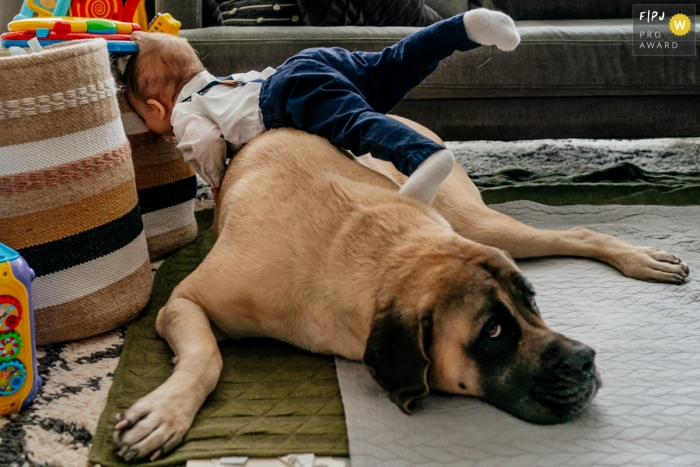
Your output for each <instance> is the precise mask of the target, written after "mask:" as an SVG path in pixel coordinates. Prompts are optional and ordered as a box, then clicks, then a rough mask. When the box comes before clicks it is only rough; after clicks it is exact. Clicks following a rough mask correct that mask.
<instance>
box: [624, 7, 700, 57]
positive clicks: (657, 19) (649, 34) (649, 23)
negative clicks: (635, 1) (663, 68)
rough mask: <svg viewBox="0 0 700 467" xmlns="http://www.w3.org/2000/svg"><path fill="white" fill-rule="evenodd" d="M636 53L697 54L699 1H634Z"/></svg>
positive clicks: (655, 54) (656, 54)
mask: <svg viewBox="0 0 700 467" xmlns="http://www.w3.org/2000/svg"><path fill="white" fill-rule="evenodd" d="M632 14H633V31H634V55H652V56H665V55H676V56H679V55H681V56H688V55H690V56H694V55H695V35H696V34H695V33H696V30H695V29H696V28H695V5H694V4H691V5H634V6H633V7H632Z"/></svg>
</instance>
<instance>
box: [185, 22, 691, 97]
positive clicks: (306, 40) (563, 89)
mask: <svg viewBox="0 0 700 467" xmlns="http://www.w3.org/2000/svg"><path fill="white" fill-rule="evenodd" d="M517 27H518V30H519V31H520V34H521V36H522V43H521V44H520V46H519V47H518V49H516V50H515V51H514V52H512V53H504V52H501V51H499V50H498V49H496V48H495V47H491V48H489V47H481V48H479V49H477V50H475V51H472V52H467V53H456V54H455V55H453V56H452V57H450V58H448V59H447V60H445V61H444V62H443V64H442V65H441V66H440V67H439V68H438V70H437V71H436V72H435V73H433V75H431V76H430V77H428V79H427V80H426V81H425V83H423V84H422V85H421V86H419V87H418V88H417V89H415V90H414V91H413V92H412V93H410V94H409V95H408V97H407V98H408V99H452V98H479V97H532V96H608V95H615V96H634V95H677V94H696V95H697V94H700V61H698V60H697V58H696V57H634V56H633V55H632V47H633V45H632V21H631V20H630V19H610V20H552V21H520V22H518V23H517ZM413 31H415V28H409V27H385V28H381V27H333V28H314V27H307V26H299V27H246V28H235V27H214V28H206V29H197V30H184V31H182V32H181V35H182V36H183V37H186V38H187V39H188V40H189V41H190V43H191V44H192V45H193V46H194V47H195V49H197V50H198V51H199V52H200V54H201V56H202V59H203V61H204V64H205V66H207V68H209V69H210V71H212V73H214V74H217V75H222V76H223V75H226V74H229V73H233V72H243V71H248V70H253V69H256V70H262V69H263V68H265V67H267V66H273V67H276V66H279V65H280V64H282V63H283V62H284V61H285V60H286V59H287V58H288V57H290V56H292V55H294V54H295V53H296V52H298V51H300V50H303V49H305V48H309V47H319V46H339V47H344V48H346V49H348V50H370V51H371V50H381V49H382V48H383V47H386V46H388V45H391V44H393V43H395V42H397V41H398V40H400V39H401V38H402V37H405V36H407V35H408V34H410V33H411V32H413Z"/></svg>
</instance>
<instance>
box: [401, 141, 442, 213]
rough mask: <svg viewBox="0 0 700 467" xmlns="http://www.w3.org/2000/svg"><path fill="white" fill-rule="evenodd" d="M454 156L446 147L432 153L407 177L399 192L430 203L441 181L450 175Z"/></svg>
mask: <svg viewBox="0 0 700 467" xmlns="http://www.w3.org/2000/svg"><path fill="white" fill-rule="evenodd" d="M454 165H455V156H454V155H452V153H451V152H450V151H448V150H447V149H442V150H440V151H437V152H435V153H433V154H432V155H431V156H430V157H428V158H427V159H426V160H424V161H423V162H421V164H420V165H419V166H418V168H417V169H416V170H415V171H414V172H413V173H412V174H411V176H410V177H408V180H406V183H404V185H403V186H402V187H401V189H400V190H399V193H400V194H402V195H405V196H409V197H411V198H414V199H417V200H418V201H422V202H424V203H425V204H431V203H432V202H433V199H435V194H436V193H437V191H438V188H440V185H442V182H443V181H444V180H445V179H446V178H447V176H448V175H450V172H452V168H453V167H454Z"/></svg>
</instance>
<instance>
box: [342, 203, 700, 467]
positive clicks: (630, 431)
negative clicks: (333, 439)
mask: <svg viewBox="0 0 700 467" xmlns="http://www.w3.org/2000/svg"><path fill="white" fill-rule="evenodd" d="M491 207H493V208H495V209H497V210H499V211H501V212H503V213H505V214H508V215H510V216H512V217H514V218H516V219H518V220H520V221H522V222H524V223H526V224H529V225H533V226H536V227H541V228H550V229H557V230H561V229H566V228H570V227H574V226H577V225H583V226H586V227H589V228H591V229H593V230H596V231H600V232H605V233H609V234H612V235H616V236H618V237H620V238H623V239H625V240H627V241H630V242H633V243H636V244H639V245H646V246H657V247H660V248H663V249H665V250H666V251H669V252H672V253H674V254H677V255H678V256H680V257H681V258H682V259H683V261H685V262H686V263H687V264H689V266H690V268H691V273H690V276H689V278H688V279H687V280H686V282H685V283H684V284H683V285H680V286H678V285H670V284H655V283H647V282H641V281H637V280H633V279H629V278H626V277H624V276H622V275H621V274H620V273H619V272H617V271H616V270H614V269H612V268H611V267H609V266H607V265H605V264H602V263H598V262H596V261H593V260H587V259H580V258H563V257H561V258H560V257H558V258H545V259H537V260H527V261H522V262H519V265H520V267H521V269H522V271H523V273H524V274H525V276H526V277H527V278H528V279H529V280H530V281H531V282H532V283H533V285H534V287H535V290H536V291H537V303H538V305H539V308H540V311H541V313H542V316H543V317H544V319H545V322H546V323H547V324H548V325H549V327H550V328H552V329H554V330H556V331H558V332H562V333H564V334H566V335H567V336H569V337H571V338H574V339H577V340H580V341H582V342H584V343H585V344H587V345H589V346H591V347H593V348H594V349H595V350H596V351H597V355H596V364H597V366H598V369H599V371H600V373H601V376H602V379H603V387H602V389H601V390H600V391H599V392H598V395H597V396H596V398H595V399H594V401H593V403H592V405H591V406H590V407H589V408H588V409H587V410H586V411H585V412H584V414H583V415H582V416H581V418H580V419H578V420H576V421H574V422H571V423H567V424H563V425H554V426H538V425H532V424H529V423H526V422H523V421H521V420H519V419H516V418H514V417H512V416H510V415H508V414H506V413H504V412H501V411H499V410H498V409H495V408H494V407H492V406H490V405H488V404H485V403H483V402H480V401H478V400H474V399H470V398H465V397H458V396H449V395H436V394H431V395H429V396H428V397H427V398H426V399H424V400H423V403H422V410H421V411H420V412H419V413H418V414H416V415H412V416H408V415H404V414H403V413H402V412H401V411H400V410H399V409H398V408H397V407H396V406H395V405H394V404H393V403H392V402H391V401H390V400H389V398H388V397H387V395H386V392H385V391H383V390H382V389H381V388H379V386H378V385H377V384H376V383H375V382H374V381H373V380H372V378H371V377H370V375H369V373H368V372H367V371H366V370H365V369H364V368H363V367H362V365H361V364H359V363H356V362H348V361H346V360H343V359H337V367H338V377H339V380H340V387H341V392H342V396H343V404H344V406H345V416H346V421H347V426H348V438H349V442H350V458H351V461H352V466H353V467H389V466H391V467H399V466H426V467H427V466H431V467H435V466H460V467H468V466H469V467H470V466H479V467H482V466H514V467H515V466H517V467H524V466H538V467H546V466H557V467H565V466H576V467H587V466H625V467H627V466H665V467H668V466H697V465H700V281H698V277H700V276H699V275H698V270H699V269H700V207H663V206H564V207H550V206H543V205H539V204H536V203H532V202H529V201H517V202H511V203H505V204H502V205H495V206H491Z"/></svg>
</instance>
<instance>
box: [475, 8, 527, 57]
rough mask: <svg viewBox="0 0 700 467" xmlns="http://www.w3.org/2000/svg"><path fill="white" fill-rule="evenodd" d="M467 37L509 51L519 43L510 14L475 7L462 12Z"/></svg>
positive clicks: (518, 36)
mask: <svg viewBox="0 0 700 467" xmlns="http://www.w3.org/2000/svg"><path fill="white" fill-rule="evenodd" d="M464 27H465V29H466V30H467V37H469V39H471V40H472V41H474V42H477V43H479V44H481V45H495V46H496V47H498V48H499V49H501V50H504V51H506V52H510V51H511V50H514V49H515V48H516V47H517V46H518V44H520V35H519V34H518V30H517V29H515V23H513V20H512V19H510V16H508V15H506V14H505V13H501V12H500V11H492V10H487V9H486V8H477V9H476V10H470V11H468V12H466V13H465V14H464Z"/></svg>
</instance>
